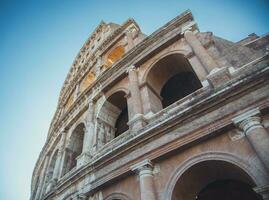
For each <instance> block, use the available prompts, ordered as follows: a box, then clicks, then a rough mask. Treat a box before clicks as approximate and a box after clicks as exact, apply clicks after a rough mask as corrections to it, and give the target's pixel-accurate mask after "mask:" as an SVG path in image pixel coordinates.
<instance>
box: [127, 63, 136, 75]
mask: <svg viewBox="0 0 269 200" xmlns="http://www.w3.org/2000/svg"><path fill="white" fill-rule="evenodd" d="M136 70H137V68H136V67H135V66H134V65H131V66H130V67H128V68H127V69H126V73H127V74H129V73H130V72H131V71H136Z"/></svg>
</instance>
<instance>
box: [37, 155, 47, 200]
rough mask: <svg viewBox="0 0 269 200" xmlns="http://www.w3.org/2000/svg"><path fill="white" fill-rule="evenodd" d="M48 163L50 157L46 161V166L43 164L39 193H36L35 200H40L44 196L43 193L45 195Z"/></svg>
mask: <svg viewBox="0 0 269 200" xmlns="http://www.w3.org/2000/svg"><path fill="white" fill-rule="evenodd" d="M48 162H49V156H48V155H46V158H45V161H44V164H43V168H42V172H41V174H40V177H39V180H40V181H39V183H38V184H39V186H38V188H37V191H36V195H35V198H34V199H35V200H39V199H40V198H41V196H42V193H43V190H44V187H45V181H46V180H45V179H46V171H47V167H48Z"/></svg>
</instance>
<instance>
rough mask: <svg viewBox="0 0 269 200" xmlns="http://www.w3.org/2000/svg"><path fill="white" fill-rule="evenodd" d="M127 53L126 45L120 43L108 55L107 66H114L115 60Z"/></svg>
mask: <svg viewBox="0 0 269 200" xmlns="http://www.w3.org/2000/svg"><path fill="white" fill-rule="evenodd" d="M124 53H125V50H124V46H122V45H120V46H117V47H115V48H114V49H112V50H111V52H110V53H109V54H108V55H107V59H106V62H105V66H106V68H109V67H110V66H112V65H113V64H114V63H115V62H117V61H118V60H119V59H121V58H122V57H123V55H124Z"/></svg>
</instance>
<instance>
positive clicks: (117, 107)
mask: <svg viewBox="0 0 269 200" xmlns="http://www.w3.org/2000/svg"><path fill="white" fill-rule="evenodd" d="M125 96H126V93H125V92H123V91H119V92H116V93H114V94H112V95H111V96H110V97H108V98H107V100H106V101H105V103H104V104H103V106H102V108H101V110H100V112H99V114H98V117H97V119H98V137H99V141H100V143H101V145H103V144H106V143H107V142H109V141H111V140H112V139H113V138H115V137H118V136H119V135H121V134H122V133H124V132H125V131H127V130H128V129H129V126H128V121H129V117H128V107H127V100H126V97H125Z"/></svg>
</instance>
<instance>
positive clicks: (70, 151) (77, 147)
mask: <svg viewBox="0 0 269 200" xmlns="http://www.w3.org/2000/svg"><path fill="white" fill-rule="evenodd" d="M84 133H85V125H84V124H83V123H80V124H79V125H78V126H77V127H76V128H75V129H74V130H73V132H72V134H71V137H70V140H69V143H68V145H67V153H66V156H65V169H64V172H65V173H67V172H68V171H70V170H71V169H73V168H74V167H76V165H77V157H78V156H79V155H80V154H81V153H82V148H83V139H84Z"/></svg>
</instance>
